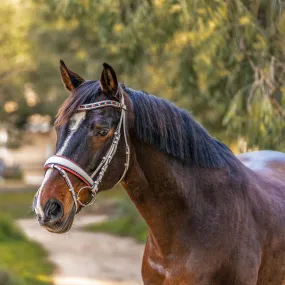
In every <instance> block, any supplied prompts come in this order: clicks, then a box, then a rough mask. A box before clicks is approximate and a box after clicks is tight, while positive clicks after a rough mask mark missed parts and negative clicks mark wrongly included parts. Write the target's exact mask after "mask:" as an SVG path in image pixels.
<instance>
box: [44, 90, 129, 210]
mask: <svg viewBox="0 0 285 285" xmlns="http://www.w3.org/2000/svg"><path fill="white" fill-rule="evenodd" d="M118 91H119V89H118ZM118 91H117V92H118ZM104 107H114V108H119V109H121V116H120V120H119V123H118V125H117V127H116V130H115V132H114V137H113V140H112V144H111V146H110V148H109V149H108V151H107V152H106V154H105V156H104V157H103V158H102V160H101V162H100V163H99V165H98V166H97V168H96V169H95V171H94V172H93V173H92V174H91V175H89V174H88V173H87V172H86V171H85V170H84V169H82V168H81V167H80V166H79V165H78V164H76V163H75V162H74V161H72V160H70V159H69V158H67V157H64V156H61V155H53V156H51V157H50V158H49V159H48V160H47V161H46V163H45V165H44V169H45V170H48V169H56V170H58V172H59V173H60V175H61V176H62V177H63V178H64V180H65V182H66V184H67V186H68V189H69V191H70V193H71V196H72V198H73V201H74V205H75V213H77V210H78V204H80V205H81V206H82V207H86V206H90V205H92V204H93V203H94V202H95V200H96V194H97V192H98V189H99V185H100V183H101V181H102V179H103V176H104V174H105V172H106V170H107V168H108V166H109V164H110V162H111V160H112V158H113V157H114V155H115V154H116V151H117V148H118V144H119V141H120V137H121V132H122V128H123V133H124V140H125V147H126V162H125V164H124V172H123V174H122V176H121V178H120V179H119V181H118V182H117V183H116V184H115V185H114V186H116V185H118V184H119V183H120V182H121V181H122V180H123V179H124V177H125V175H126V173H127V171H128V168H129V162H130V147H129V145H128V140H127V134H126V110H127V108H126V105H125V102H124V96H123V95H122V96H121V101H120V102H117V101H113V100H105V101H100V102H96V103H91V104H85V105H80V106H79V108H78V109H77V111H78V112H82V111H84V112H85V111H88V110H94V109H99V108H104ZM67 173H71V174H73V175H75V176H76V177H78V178H79V179H80V180H81V181H82V182H84V183H85V184H86V186H84V187H82V188H80V189H79V191H78V193H77V194H76V192H75V190H74V187H73V185H72V183H71V180H70V178H69V177H68V174H67ZM96 175H97V177H96V179H95V180H94V177H95V176H96ZM114 186H113V187H114ZM84 189H88V190H89V191H90V192H91V198H90V200H89V201H88V202H87V203H86V204H84V203H82V202H81V201H80V193H81V191H83V190H84ZM77 203H78V204H77Z"/></svg>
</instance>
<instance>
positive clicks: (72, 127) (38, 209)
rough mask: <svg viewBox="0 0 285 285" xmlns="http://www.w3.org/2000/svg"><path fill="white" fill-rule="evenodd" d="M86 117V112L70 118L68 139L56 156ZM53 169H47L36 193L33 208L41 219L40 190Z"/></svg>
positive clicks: (42, 215) (60, 152)
mask: <svg viewBox="0 0 285 285" xmlns="http://www.w3.org/2000/svg"><path fill="white" fill-rule="evenodd" d="M85 117H86V112H80V113H76V114H74V115H73V116H72V118H71V120H70V121H71V124H70V127H69V135H68V137H67V138H66V139H65V141H64V143H63V145H62V147H61V148H60V150H59V151H58V152H57V154H58V155H62V154H63V153H64V151H65V149H66V148H67V147H68V144H69V142H70V140H71V138H72V136H73V135H74V133H75V132H76V131H77V130H78V128H79V127H80V125H81V123H82V122H83V120H84V119H85ZM52 171H53V169H51V168H49V169H48V170H47V172H46V174H45V177H44V180H43V182H42V185H41V187H40V188H39V190H38V193H37V201H36V207H35V212H36V214H37V215H39V216H41V217H44V211H43V209H42V207H41V203H40V200H41V193H42V190H43V188H44V186H45V184H46V183H47V181H48V179H49V178H50V176H51V173H52Z"/></svg>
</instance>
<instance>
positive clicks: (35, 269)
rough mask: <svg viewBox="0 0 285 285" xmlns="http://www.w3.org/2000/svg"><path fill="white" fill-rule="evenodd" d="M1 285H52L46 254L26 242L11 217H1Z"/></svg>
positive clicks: (51, 269)
mask: <svg viewBox="0 0 285 285" xmlns="http://www.w3.org/2000/svg"><path fill="white" fill-rule="evenodd" d="M0 268H1V270H0V285H48V284H51V274H52V272H53V266H52V265H51V264H50V263H49V262H48V261H47V255H46V253H45V251H43V249H42V248H41V247H40V246H39V245H38V244H36V243H34V242H31V241H29V240H28V239H27V238H26V237H25V236H24V234H23V233H22V232H21V231H20V230H19V229H18V227H16V226H15V224H14V223H13V220H12V218H11V217H9V216H7V215H3V214H0Z"/></svg>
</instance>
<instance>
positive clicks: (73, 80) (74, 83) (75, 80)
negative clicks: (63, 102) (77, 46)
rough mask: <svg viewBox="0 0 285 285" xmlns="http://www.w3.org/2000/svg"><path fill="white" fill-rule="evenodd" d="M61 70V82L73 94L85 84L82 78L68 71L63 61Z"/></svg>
mask: <svg viewBox="0 0 285 285" xmlns="http://www.w3.org/2000/svg"><path fill="white" fill-rule="evenodd" d="M59 68H60V74H61V80H62V82H63V84H64V86H65V88H66V89H67V90H68V91H70V92H72V91H73V90H74V89H75V88H77V87H78V86H79V85H81V84H82V83H83V82H85V80H84V79H83V78H82V77H81V76H79V75H78V74H77V73H75V72H73V71H71V70H70V69H68V68H67V66H66V65H65V63H64V61H63V60H60V66H59Z"/></svg>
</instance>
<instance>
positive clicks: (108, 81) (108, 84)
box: [100, 63, 120, 99]
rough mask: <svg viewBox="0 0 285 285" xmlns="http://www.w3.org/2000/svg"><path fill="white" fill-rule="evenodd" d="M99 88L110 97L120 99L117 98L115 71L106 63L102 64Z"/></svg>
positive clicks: (117, 86)
mask: <svg viewBox="0 0 285 285" xmlns="http://www.w3.org/2000/svg"><path fill="white" fill-rule="evenodd" d="M100 84H101V88H102V90H103V92H104V93H106V94H107V95H111V96H112V97H115V98H116V99H120V98H119V97H118V96H119V95H118V92H117V91H118V88H119V84H118V80H117V76H116V72H115V70H114V69H113V68H112V67H111V66H110V65H109V64H107V63H103V71H102V74H101V78H100Z"/></svg>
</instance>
